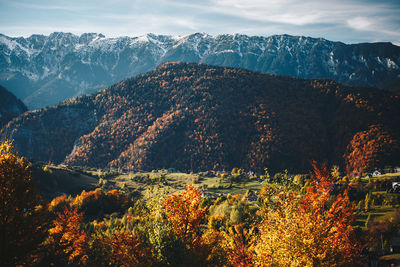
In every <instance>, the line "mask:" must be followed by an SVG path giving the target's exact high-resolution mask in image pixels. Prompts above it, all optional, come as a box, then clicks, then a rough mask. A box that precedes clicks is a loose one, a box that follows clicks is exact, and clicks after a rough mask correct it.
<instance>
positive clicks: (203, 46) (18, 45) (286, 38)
mask: <svg viewBox="0 0 400 267" xmlns="http://www.w3.org/2000/svg"><path fill="white" fill-rule="evenodd" d="M171 61H181V62H201V63H207V64H213V65H221V66H231V67H240V68H245V69H249V70H254V71H259V72H264V73H273V74H282V75H290V76H295V77H303V78H330V79H333V80H336V81H339V82H343V83H347V84H350V85H369V86H379V87H389V88H390V87H393V88H394V89H396V88H398V84H399V82H398V81H399V80H400V76H399V75H400V69H399V66H400V48H399V47H398V46H395V45H392V44H390V43H373V44H352V45H347V44H344V43H341V42H331V41H329V40H326V39H323V38H312V37H305V36H291V35H287V34H282V35H273V36H269V37H265V36H247V35H244V34H233V35H232V34H221V35H216V36H211V35H208V34H206V33H193V34H189V35H185V36H170V35H157V34H153V33H149V34H145V35H142V36H136V37H129V36H124V37H105V36H104V35H102V34H99V33H84V34H82V35H80V36H78V35H74V34H72V33H63V32H55V33H52V34H50V35H49V36H44V35H32V36H30V37H28V38H22V37H19V38H14V37H8V36H5V35H0V83H2V84H4V85H5V86H6V87H8V88H13V93H15V94H16V96H17V97H19V98H21V99H23V101H24V102H25V103H26V104H27V105H28V106H29V107H30V108H39V107H43V106H46V105H51V104H56V103H58V102H59V101H61V100H64V99H66V98H69V97H73V96H77V95H80V94H84V93H90V92H94V91H96V90H99V89H101V88H104V87H107V86H109V85H111V84H112V83H115V82H117V81H119V80H122V79H125V78H128V77H132V76H135V75H137V74H140V73H144V72H146V71H148V70H151V69H154V68H155V67H156V66H157V65H159V64H162V63H163V62H171Z"/></svg>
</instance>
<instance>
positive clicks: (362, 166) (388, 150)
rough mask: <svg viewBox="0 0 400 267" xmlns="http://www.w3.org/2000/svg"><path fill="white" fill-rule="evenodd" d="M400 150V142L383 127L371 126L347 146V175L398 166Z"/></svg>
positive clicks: (356, 135) (357, 134) (359, 133)
mask: <svg viewBox="0 0 400 267" xmlns="http://www.w3.org/2000/svg"><path fill="white" fill-rule="evenodd" d="M399 150H400V146H399V142H398V141H397V140H396V139H394V138H393V137H392V136H391V135H390V134H389V133H388V131H386V130H385V129H384V128H383V126H382V125H371V126H370V127H369V128H368V130H365V131H361V132H358V133H356V134H355V135H354V137H353V139H352V140H351V141H350V143H349V145H348V146H347V153H346V154H345V155H344V158H345V161H346V171H347V174H349V175H351V174H354V173H358V174H361V173H362V172H364V171H368V170H371V169H372V168H374V167H379V168H382V167H384V165H388V164H389V165H390V164H391V163H394V164H397V163H398V160H399V159H400V157H399Z"/></svg>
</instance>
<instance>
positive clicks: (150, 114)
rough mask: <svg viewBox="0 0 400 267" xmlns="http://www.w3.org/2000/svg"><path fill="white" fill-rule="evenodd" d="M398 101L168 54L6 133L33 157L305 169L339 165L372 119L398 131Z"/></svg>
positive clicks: (29, 115) (371, 91)
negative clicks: (169, 59) (175, 59)
mask: <svg viewBox="0 0 400 267" xmlns="http://www.w3.org/2000/svg"><path fill="white" fill-rule="evenodd" d="M399 110H400V97H399V95H398V94H396V93H392V92H390V91H387V90H380V89H377V88H372V87H352V86H347V85H343V84H340V83H337V82H334V81H331V80H327V79H299V78H292V77H288V76H278V75H270V74H262V73H259V72H252V71H248V70H244V69H237V68H227V67H218V66H211V65H205V64H197V63H165V64H163V65H161V66H159V67H158V68H156V69H155V70H153V71H150V72H147V73H145V74H142V75H139V76H136V77H134V78H131V79H127V80H124V81H121V82H119V83H116V84H114V85H112V86H110V87H109V88H107V89H103V90H100V91H99V92H97V93H94V94H91V95H85V96H81V97H75V98H72V99H69V100H66V101H64V102H62V103H60V104H59V105H56V106H52V107H47V108H44V109H41V110H34V111H28V112H26V113H24V114H23V115H21V116H19V117H17V118H15V119H14V120H12V121H11V122H10V123H8V125H7V126H6V127H4V128H3V129H2V130H1V131H0V135H2V136H6V137H9V138H11V139H13V140H14V145H15V148H16V149H17V151H19V152H20V154H22V155H23V156H25V157H27V158H28V159H31V160H34V161H44V162H49V161H50V162H54V163H65V164H71V165H81V166H91V167H96V168H103V167H114V168H125V169H131V170H152V169H160V168H170V167H173V168H176V169H178V170H196V171H199V170H210V169H219V170H221V169H232V168H233V167H241V168H246V169H252V170H258V171H262V170H263V168H264V167H268V168H270V169H271V170H275V171H279V170H283V169H289V170H290V171H296V172H299V171H305V170H308V169H309V167H310V162H311V161H312V160H318V161H319V162H326V163H328V164H330V165H332V164H339V165H342V166H343V155H344V154H345V153H346V151H347V150H346V149H347V147H348V144H349V142H350V141H351V140H352V138H353V137H354V136H355V135H356V134H357V133H360V132H361V131H365V130H367V129H368V128H369V127H370V126H371V125H378V124H379V125H380V127H382V128H384V129H385V131H386V130H387V132H388V133H390V134H391V136H392V138H393V139H394V140H397V141H398V140H400V139H399V137H400V125H399V123H398V122H399V120H398V115H399ZM393 160H394V161H397V162H398V161H399V158H393ZM386 163H387V162H385V164H386Z"/></svg>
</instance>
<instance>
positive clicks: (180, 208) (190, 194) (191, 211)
mask: <svg viewBox="0 0 400 267" xmlns="http://www.w3.org/2000/svg"><path fill="white" fill-rule="evenodd" d="M201 200H202V196H201V191H200V190H197V189H196V188H195V187H194V186H193V185H188V186H186V189H185V191H183V192H181V193H177V194H171V195H169V196H168V197H167V198H166V199H165V201H164V203H163V207H164V211H165V214H166V217H167V220H168V223H169V224H170V225H171V228H172V230H173V231H174V232H175V234H176V235H177V236H178V237H179V238H180V239H181V241H182V242H183V243H184V244H186V246H187V247H188V248H189V249H193V248H195V247H196V246H198V245H199V242H200V239H201V234H200V223H201V222H202V221H203V220H204V217H205V215H206V213H207V207H205V208H200V203H201Z"/></svg>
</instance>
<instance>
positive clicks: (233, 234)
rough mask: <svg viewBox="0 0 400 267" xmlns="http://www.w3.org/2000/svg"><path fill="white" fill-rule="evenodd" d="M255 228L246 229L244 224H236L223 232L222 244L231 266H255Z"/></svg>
mask: <svg viewBox="0 0 400 267" xmlns="http://www.w3.org/2000/svg"><path fill="white" fill-rule="evenodd" d="M253 231H254V228H251V229H250V230H249V229H246V228H245V227H244V225H243V224H236V225H233V226H231V227H229V228H228V231H227V232H223V236H224V241H223V242H222V246H223V248H224V250H225V252H226V254H227V258H228V262H229V263H230V265H231V266H238V267H239V266H240V267H245V266H253V263H252V259H253V253H252V245H253V243H254V238H253Z"/></svg>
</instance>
